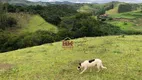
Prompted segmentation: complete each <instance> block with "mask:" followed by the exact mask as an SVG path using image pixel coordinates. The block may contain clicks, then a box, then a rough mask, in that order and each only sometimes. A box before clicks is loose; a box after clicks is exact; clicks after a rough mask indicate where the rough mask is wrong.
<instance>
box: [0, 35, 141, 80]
mask: <svg viewBox="0 0 142 80" xmlns="http://www.w3.org/2000/svg"><path fill="white" fill-rule="evenodd" d="M73 41H74V48H73V49H71V50H70V49H63V48H62V43H61V42H56V43H52V44H45V45H41V46H35V47H31V48H25V49H20V50H16V51H12V52H7V53H3V54H0V80H8V79H11V80H15V79H18V80H88V79H89V80H94V79H95V80H130V79H133V80H141V79H142V76H141V75H142V63H141V61H140V60H142V54H141V53H142V35H139V36H136V35H133V36H106V37H89V38H79V39H75V40H73ZM93 58H101V59H102V61H103V64H104V66H106V67H107V68H108V69H107V70H103V71H101V72H99V73H97V72H96V71H95V70H96V69H94V70H93V71H92V72H89V70H87V71H86V72H85V73H84V74H82V75H79V71H77V66H78V63H79V62H81V61H83V60H86V59H93Z"/></svg>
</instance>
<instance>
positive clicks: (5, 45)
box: [0, 30, 56, 52]
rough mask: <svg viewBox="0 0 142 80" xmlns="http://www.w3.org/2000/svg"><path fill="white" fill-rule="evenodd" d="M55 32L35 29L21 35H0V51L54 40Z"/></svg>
mask: <svg viewBox="0 0 142 80" xmlns="http://www.w3.org/2000/svg"><path fill="white" fill-rule="evenodd" d="M55 36H56V35H55V34H54V33H51V32H48V31H40V30H39V31H36V32H34V33H25V34H21V35H12V34H11V35H8V34H7V33H5V34H4V33H3V34H2V35H0V46H2V47H1V48H0V52H5V51H11V50H16V49H19V48H25V47H30V46H36V45H41V44H44V43H51V42H54V41H55V39H54V38H55Z"/></svg>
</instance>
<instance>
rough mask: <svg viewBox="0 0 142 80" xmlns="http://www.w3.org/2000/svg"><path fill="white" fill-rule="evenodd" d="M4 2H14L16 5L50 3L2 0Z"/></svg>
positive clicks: (44, 4) (45, 3)
mask: <svg viewBox="0 0 142 80" xmlns="http://www.w3.org/2000/svg"><path fill="white" fill-rule="evenodd" d="M0 2H2V3H9V4H14V5H43V6H46V5H47V4H49V3H48V2H41V1H39V2H31V1H28V0H0Z"/></svg>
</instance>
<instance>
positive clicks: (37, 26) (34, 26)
mask: <svg viewBox="0 0 142 80" xmlns="http://www.w3.org/2000/svg"><path fill="white" fill-rule="evenodd" d="M37 30H47V31H51V32H55V33H56V32H57V27H56V26H54V25H52V24H50V23H48V22H46V21H45V20H44V19H43V18H42V17H41V16H39V15H33V16H32V17H31V19H30V21H29V24H28V25H27V27H23V29H22V31H25V32H27V31H28V32H35V31H37Z"/></svg>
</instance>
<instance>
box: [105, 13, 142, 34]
mask: <svg viewBox="0 0 142 80" xmlns="http://www.w3.org/2000/svg"><path fill="white" fill-rule="evenodd" d="M109 16H110V17H112V18H113V20H112V21H107V22H108V23H111V24H112V25H116V26H119V27H120V28H121V29H122V30H124V31H132V32H133V31H134V32H142V24H141V21H142V12H141V11H132V12H125V13H117V14H110V15H109Z"/></svg>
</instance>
